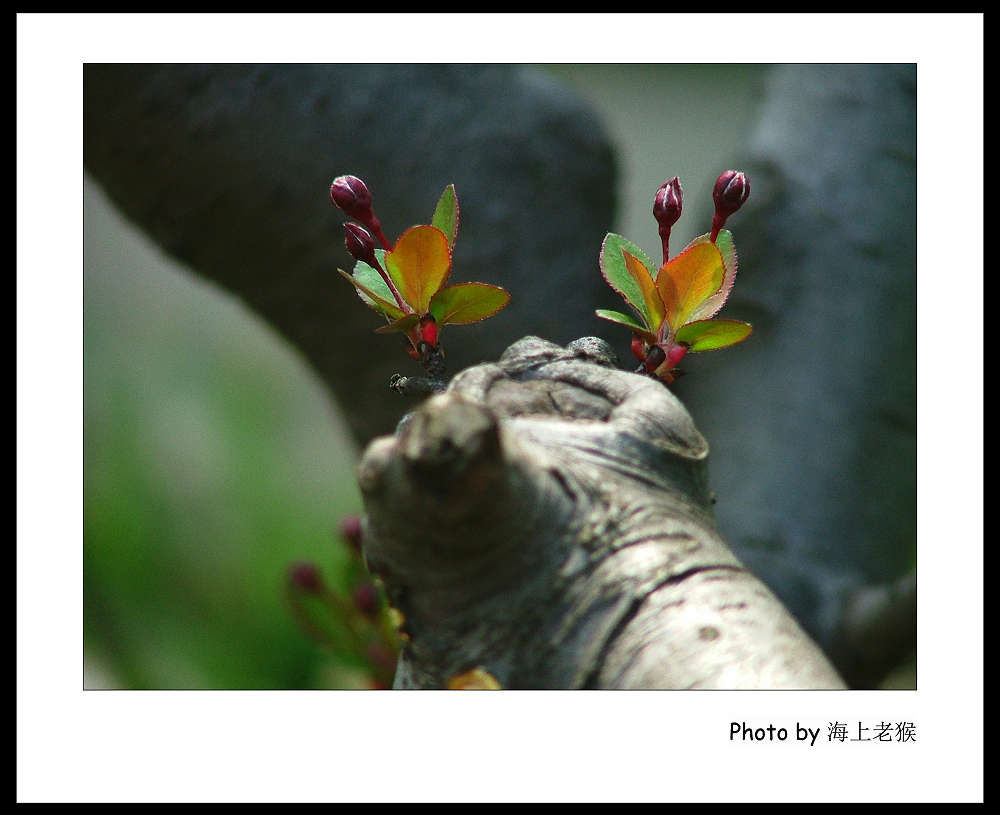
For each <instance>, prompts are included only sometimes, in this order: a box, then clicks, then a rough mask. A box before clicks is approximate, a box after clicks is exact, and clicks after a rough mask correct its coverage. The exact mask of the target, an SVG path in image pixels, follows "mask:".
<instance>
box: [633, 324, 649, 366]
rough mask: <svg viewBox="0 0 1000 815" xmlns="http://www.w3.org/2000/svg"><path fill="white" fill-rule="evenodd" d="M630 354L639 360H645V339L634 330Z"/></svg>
mask: <svg viewBox="0 0 1000 815" xmlns="http://www.w3.org/2000/svg"><path fill="white" fill-rule="evenodd" d="M632 356H634V357H635V358H636V359H637V360H639V362H645V361H646V341H645V340H644V339H643V338H642V335H640V334H637V333H636V332H635V331H633V332H632Z"/></svg>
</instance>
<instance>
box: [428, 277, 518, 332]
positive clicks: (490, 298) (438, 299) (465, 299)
mask: <svg viewBox="0 0 1000 815" xmlns="http://www.w3.org/2000/svg"><path fill="white" fill-rule="evenodd" d="M509 301H510V293H509V292H508V291H507V290H506V289H502V288H500V286H491V285H489V284H488V283H459V284H457V285H455V286H445V288H443V289H441V291H439V292H438V293H437V294H435V295H434V296H433V297H432V298H431V303H430V312H431V314H433V315H434V319H435V320H437V322H438V323H439V324H440V325H467V324H468V323H478V322H479V321H480V320H485V319H486V318H487V317H492V316H493V315H494V314H496V313H497V312H498V311H500V309H502V308H503V307H504V306H506V305H507V303H508V302H509Z"/></svg>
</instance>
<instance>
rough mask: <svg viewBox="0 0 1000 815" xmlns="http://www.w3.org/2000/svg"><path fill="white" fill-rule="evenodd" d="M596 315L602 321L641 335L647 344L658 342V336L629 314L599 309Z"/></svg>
mask: <svg viewBox="0 0 1000 815" xmlns="http://www.w3.org/2000/svg"><path fill="white" fill-rule="evenodd" d="M594 314H596V315H597V316H598V317H600V318H601V319H602V320H607V321H608V322H609V323H616V324H617V325H623V326H625V327H626V328H631V329H632V330H633V331H635V332H637V333H639V334H641V335H642V337H643V338H644V339H645V340H646V342H649V343H655V342H656V336H655V335H654V334H652V333H651V332H650V331H649V329H648V328H646V326H644V325H640V324H639V321H638V320H636V319H635V317H632V316H631V315H629V314H622V313H621V312H620V311H612V310H611V309H607V308H599V309H597V310H596V311H595V312H594Z"/></svg>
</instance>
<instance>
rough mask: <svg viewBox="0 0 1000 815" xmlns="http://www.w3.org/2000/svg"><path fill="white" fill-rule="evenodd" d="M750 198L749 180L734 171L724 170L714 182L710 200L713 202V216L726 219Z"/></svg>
mask: <svg viewBox="0 0 1000 815" xmlns="http://www.w3.org/2000/svg"><path fill="white" fill-rule="evenodd" d="M749 197H750V179H749V178H747V177H746V175H745V174H743V173H741V172H738V171H736V170H726V171H725V172H724V173H723V174H722V175H720V176H719V177H718V179H717V180H716V182H715V189H714V190H712V198H713V199H714V200H715V214H716V216H718V217H720V218H728V217H729V216H730V215H732V214H733V213H734V212H736V210H738V209H739V208H740V207H741V206H743V202H744V201H746V200H747V198H749Z"/></svg>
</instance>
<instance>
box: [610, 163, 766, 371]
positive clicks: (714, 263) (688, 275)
mask: <svg viewBox="0 0 1000 815" xmlns="http://www.w3.org/2000/svg"><path fill="white" fill-rule="evenodd" d="M749 195H750V182H749V181H748V180H747V177H746V175H745V174H744V173H741V172H738V171H736V170H727V171H726V172H724V173H722V175H720V176H719V178H718V179H717V180H716V182H715V187H714V189H713V198H714V200H715V215H714V216H713V218H712V231H711V232H710V233H706V234H704V235H701V236H699V237H697V238H695V239H694V240H693V241H691V242H690V243H689V244H688V245H687V246H686V247H685V248H684V251H683V252H681V253H680V254H679V255H678V256H677V257H675V258H673V259H671V258H670V231H671V229H672V228H673V226H674V224H675V223H677V219H678V218H680V216H681V211H682V210H683V206H684V191H683V190H682V189H681V182H680V179H678V178H677V177H676V176H674V177H673V178H671V179H670V180H669V181H667V182H665V183H664V184H663V185H662V186H661V187H660V188H659V189H658V190H657V191H656V195H655V196H654V198H653V218H654V219H655V220H656V223H657V225H658V227H659V234H660V243H661V246H662V249H663V261H662V263H661V265H660V266H659V267H656V266H655V265H654V264H653V262H652V261H651V260H650V259H649V258H647V257H646V255H645V254H644V253H643V252H642V250H641V249H640V248H639V247H638V246H636V245H635V244H634V243H632V242H631V241H629V240H627V239H625V238H623V237H622V236H621V235H615V234H614V233H608V235H607V236H606V237H605V239H604V243H603V244H602V246H601V256H600V265H601V273H602V274H603V275H604V279H605V280H606V281H607V282H608V285H610V286H611V288H613V289H614V290H615V291H616V292H618V294H620V295H621V296H622V298H623V299H624V300H625V302H626V303H628V305H629V306H630V307H631V308H632V310H633V312H634V313H635V314H636V315H637V317H638V320H637V319H636V318H635V317H633V316H631V315H629V314H623V313H621V312H618V311H611V310H608V309H598V311H597V316H598V317H600V318H601V319H604V320H608V321H609V322H612V323H617V324H619V325H623V326H626V327H628V328H630V329H632V344H631V348H632V354H633V355H634V356H635V358H636V359H637V360H638V361H639V363H640V365H639V369H638V370H639V372H645V373H647V374H649V375H650V376H654V377H656V378H657V379H659V380H661V381H662V382H664V383H665V384H670V383H671V382H673V381H674V380H675V379H676V378H677V377H678V376H679V375H680V373H681V371H680V370H678V368H677V365H678V363H679V362H680V361H681V360H682V359H683V358H684V357H685V356H686V355H687V354H688V353H689V352H698V351H713V350H715V349H718V348H725V347H727V346H729V345H733V344H735V343H737V342H741V341H743V340H744V339H746V338H747V337H748V336H749V334H750V331H751V327H750V326H749V325H748V324H747V323H744V322H740V321H738V320H714V319H710V318H712V317H713V316H714V315H715V314H716V313H717V312H718V311H719V309H721V308H722V306H723V304H724V303H725V302H726V299H727V298H728V297H729V293H730V291H731V290H732V287H733V281H734V280H735V278H736V250H735V248H734V246H733V240H732V235H731V234H730V233H729V232H728V231H724V230H723V227H724V226H725V223H726V219H727V218H728V217H729V216H730V215H732V214H733V213H734V212H736V211H737V210H738V209H739V208H740V207H741V206H742V205H743V203H744V202H745V201H746V200H747V198H748V197H749Z"/></svg>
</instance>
